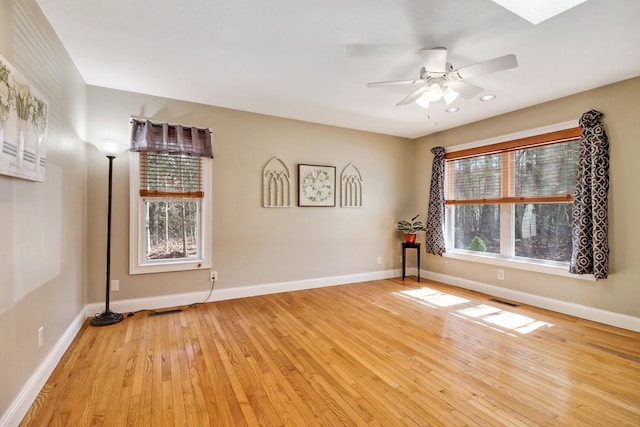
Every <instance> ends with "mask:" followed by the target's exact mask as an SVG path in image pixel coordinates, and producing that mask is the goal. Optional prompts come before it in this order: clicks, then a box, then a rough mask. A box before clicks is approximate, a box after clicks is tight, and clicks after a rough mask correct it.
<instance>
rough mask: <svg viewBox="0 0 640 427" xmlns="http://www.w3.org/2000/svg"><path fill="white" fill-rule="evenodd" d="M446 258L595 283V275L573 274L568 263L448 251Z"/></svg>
mask: <svg viewBox="0 0 640 427" xmlns="http://www.w3.org/2000/svg"><path fill="white" fill-rule="evenodd" d="M442 256H443V257H445V258H452V259H459V260H462V261H470V262H478V263H481V264H489V265H493V266H498V267H505V268H515V269H518V270H526V271H533V272H536V273H543V274H551V275H554V276H563V277H570V278H572V279H577V280H586V281H590V282H595V281H596V279H595V277H593V274H571V273H569V264H568V263H559V262H550V261H547V262H545V261H536V260H531V259H524V258H505V257H502V256H500V255H490V254H482V255H479V254H476V253H472V252H469V251H461V250H455V251H451V250H447V252H445V253H443V254H442Z"/></svg>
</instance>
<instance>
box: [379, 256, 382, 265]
mask: <svg viewBox="0 0 640 427" xmlns="http://www.w3.org/2000/svg"><path fill="white" fill-rule="evenodd" d="M380 264H382V257H381V256H379V257H378V265H380Z"/></svg>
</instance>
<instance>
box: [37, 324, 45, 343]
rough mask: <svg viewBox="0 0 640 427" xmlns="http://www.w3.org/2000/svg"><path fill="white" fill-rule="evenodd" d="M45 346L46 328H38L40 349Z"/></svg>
mask: <svg viewBox="0 0 640 427" xmlns="http://www.w3.org/2000/svg"><path fill="white" fill-rule="evenodd" d="M43 344H44V326H40V327H39V328H38V348H40V347H42V345H43Z"/></svg>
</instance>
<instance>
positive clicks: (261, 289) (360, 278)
mask: <svg viewBox="0 0 640 427" xmlns="http://www.w3.org/2000/svg"><path fill="white" fill-rule="evenodd" d="M414 270H416V269H415V268H414ZM398 274H400V273H399V271H398V270H385V271H375V272H372V273H359V274H349V275H344V276H331V277H321V278H318V279H305V280H293V281H290V282H277V283H267V284H264V285H249V286H240V287H234V288H222V289H216V288H215V286H214V288H213V292H211V296H210V297H209V298H208V299H207V297H208V296H209V291H201V292H191V293H186V294H174V295H162V296H157V297H150V298H138V299H128V300H115V301H114V300H111V301H110V303H109V308H110V309H111V310H113V311H115V312H119V313H127V312H135V311H138V310H145V309H148V310H156V309H161V308H167V307H179V306H182V305H188V304H193V303H201V302H211V301H224V300H230V299H236V298H246V297H255V296H259V295H268V294H276V293H280V292H291V291H301V290H304V289H313V288H323V287H326V286H335V285H344V284H347V283H358V282H366V281H370V280H382V279H390V278H392V277H398ZM414 274H415V273H414ZM103 310H104V303H92V304H89V305H88V306H87V311H88V313H89V315H90V316H93V315H94V314H96V313H100V312H102V311H103Z"/></svg>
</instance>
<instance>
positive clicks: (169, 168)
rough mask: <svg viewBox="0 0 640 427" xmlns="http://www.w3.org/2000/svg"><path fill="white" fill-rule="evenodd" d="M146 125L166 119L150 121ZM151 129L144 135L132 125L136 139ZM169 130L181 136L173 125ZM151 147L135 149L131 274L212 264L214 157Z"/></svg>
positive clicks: (165, 133) (133, 137)
mask: <svg viewBox="0 0 640 427" xmlns="http://www.w3.org/2000/svg"><path fill="white" fill-rule="evenodd" d="M136 124H137V123H135V122H134V127H135V126H136ZM141 126H162V125H159V124H153V123H150V122H148V121H147V122H144V124H143V125H141ZM166 127H167V125H166V124H165V128H166ZM179 131H180V130H179ZM147 133H148V134H149V133H151V132H147ZM188 133H191V129H188ZM148 134H147V135H145V136H144V137H138V135H135V131H132V141H134V140H140V139H145V138H149V139H151V138H152V137H153V136H150V135H148ZM160 134H162V132H160ZM172 135H173V136H172ZM167 136H168V139H169V141H174V142H175V141H176V140H177V138H176V137H175V128H172V127H171V125H169V131H168V132H166V131H165V132H164V137H165V138H166V137H167ZM132 144H133V143H132ZM181 144H183V142H181ZM183 145H184V144H183ZM146 148H147V147H143V148H142V149H139V152H134V153H132V154H131V156H132V157H131V181H130V187H131V188H130V209H131V224H130V247H131V248H130V263H129V271H130V274H139V273H154V272H163V271H179V270H190V269H198V268H209V267H210V266H211V261H210V258H211V244H210V240H211V238H210V235H211V233H210V231H209V224H210V223H211V221H210V217H211V191H210V187H211V161H210V159H208V158H206V157H201V156H194V155H191V153H184V151H185V150H176V149H175V147H170V149H172V150H171V151H168V150H165V149H163V148H162V147H161V146H158V145H156V146H154V149H155V150H159V151H150V150H148V149H146Z"/></svg>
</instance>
